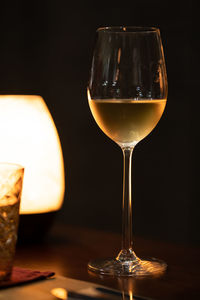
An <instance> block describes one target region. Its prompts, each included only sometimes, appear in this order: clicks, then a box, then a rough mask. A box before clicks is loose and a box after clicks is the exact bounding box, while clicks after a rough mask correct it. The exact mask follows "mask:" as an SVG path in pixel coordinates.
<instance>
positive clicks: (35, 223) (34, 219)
mask: <svg viewBox="0 0 200 300" xmlns="http://www.w3.org/2000/svg"><path fill="white" fill-rule="evenodd" d="M56 213H57V211H53V212H47V213H40V214H24V215H23V214H22V215H20V222H19V229H18V244H32V243H41V242H43V241H44V239H45V236H46V235H47V233H48V231H49V230H50V228H51V226H52V224H53V221H54V218H55V215H56Z"/></svg>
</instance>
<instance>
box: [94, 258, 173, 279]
mask: <svg viewBox="0 0 200 300" xmlns="http://www.w3.org/2000/svg"><path fill="white" fill-rule="evenodd" d="M166 268H167V264H166V263H165V262H163V261H161V260H158V259H155V258H151V259H148V260H142V259H139V258H136V259H135V260H133V261H120V260H118V259H105V260H102V259H99V260H93V261H91V262H89V264H88V269H89V270H90V271H92V272H95V273H99V274H102V275H111V276H136V277H139V276H140V277H145V276H153V277H156V276H160V275H162V274H163V273H164V272H165V271H166Z"/></svg>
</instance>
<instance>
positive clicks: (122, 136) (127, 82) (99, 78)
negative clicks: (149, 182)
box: [87, 27, 167, 276]
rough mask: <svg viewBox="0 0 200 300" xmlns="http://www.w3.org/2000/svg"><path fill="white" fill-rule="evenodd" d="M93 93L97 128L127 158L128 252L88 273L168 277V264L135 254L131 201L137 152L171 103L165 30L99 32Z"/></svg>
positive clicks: (124, 209) (107, 29)
mask: <svg viewBox="0 0 200 300" xmlns="http://www.w3.org/2000/svg"><path fill="white" fill-rule="evenodd" d="M87 93H88V101H89V106H90V109H91V112H92V115H93V117H94V119H95V121H96V123H97V124H98V126H99V127H100V128H101V130H102V131H103V132H104V133H105V134H106V135H107V136H108V137H109V138H110V139H112V140H113V141H115V142H116V143H117V144H118V145H119V146H120V147H121V149H122V151H123V155H124V174H123V204H122V249H121V251H120V252H119V254H118V255H117V257H116V258H113V259H99V260H98V259H97V260H93V261H91V262H89V264H88V268H89V270H91V271H93V272H96V273H100V274H106V275H116V276H149V275H159V274H162V273H163V272H164V271H165V269H166V263H164V262H163V261H161V260H156V259H148V260H143V259H140V258H138V257H137V255H136V254H135V252H134V250H133V242H132V198H131V159H132V152H133V149H134V147H135V146H136V145H137V143H138V142H139V141H141V140H142V139H143V138H145V137H146V136H147V135H148V134H149V133H150V132H151V131H152V130H153V129H154V127H155V126H156V125H157V123H158V122H159V120H160V118H161V116H162V114H163V112H164V109H165V105H166V100H167V75H166V68H165V61H164V54H163V47H162V42H161V38H160V32H159V29H157V28H152V27H150V28H143V27H104V28H99V29H98V30H97V39H96V44H95V49H94V54H93V60H92V68H91V76H90V80H89V85H88V90H87Z"/></svg>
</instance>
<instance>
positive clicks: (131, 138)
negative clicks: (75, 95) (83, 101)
mask: <svg viewBox="0 0 200 300" xmlns="http://www.w3.org/2000/svg"><path fill="white" fill-rule="evenodd" d="M165 105H166V99H145V100H136V99H131V100H130V99H123V100H118V99H94V100H93V99H90V98H89V106H90V109H91V112H92V114H93V117H94V119H95V121H96V123H97V124H98V126H99V127H100V128H101V130H102V131H103V132H104V133H105V134H106V135H107V136H108V137H109V138H111V139H112V140H113V141H115V142H116V143H118V144H119V145H121V146H134V145H136V144H137V143H138V142H139V141H140V140H142V139H143V138H145V137H146V136H147V135H148V134H149V133H150V132H151V131H152V130H153V128H154V127H155V126H156V125H157V123H158V121H159V120H160V118H161V116H162V114H163V111H164V109H165Z"/></svg>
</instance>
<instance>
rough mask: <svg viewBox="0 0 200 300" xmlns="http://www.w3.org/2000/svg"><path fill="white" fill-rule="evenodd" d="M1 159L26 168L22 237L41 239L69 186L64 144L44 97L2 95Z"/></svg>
mask: <svg viewBox="0 0 200 300" xmlns="http://www.w3.org/2000/svg"><path fill="white" fill-rule="evenodd" d="M0 161H3V162H13V163H18V164H20V165H22V166H24V167H25V174H24V183H23V192H22V199H21V206H20V215H21V217H20V228H19V238H20V239H27V240H30V239H33V238H38V239H39V238H41V236H42V235H43V234H44V232H45V231H46V230H47V228H48V225H49V223H51V222H52V218H53V215H54V214H55V212H56V211H57V210H59V209H60V208H61V206H62V202H63V198H64V189H65V181H64V162H63V155H62V149H61V144H60V140H59V136H58V132H57V130H56V127H55V124H54V121H53V119H52V117H51V114H50V112H49V110H48V108H47V106H46V104H45V102H44V100H43V98H42V97H40V96H33V95H31V96H27V95H0ZM47 223H48V224H47ZM33 233H34V234H33Z"/></svg>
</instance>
